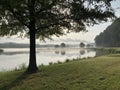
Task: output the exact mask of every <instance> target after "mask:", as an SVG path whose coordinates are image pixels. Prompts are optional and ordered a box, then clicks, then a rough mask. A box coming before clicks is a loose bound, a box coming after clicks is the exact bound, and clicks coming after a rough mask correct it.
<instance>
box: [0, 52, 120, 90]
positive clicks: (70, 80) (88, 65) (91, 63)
mask: <svg viewBox="0 0 120 90" xmlns="http://www.w3.org/2000/svg"><path fill="white" fill-rule="evenodd" d="M0 90H120V55H119V54H113V55H106V56H101V57H96V58H89V59H84V60H78V61H71V62H67V63H62V64H54V65H50V66H41V67H39V72H38V73H35V74H31V75H28V74H25V73H24V70H19V71H11V72H1V73H0Z"/></svg>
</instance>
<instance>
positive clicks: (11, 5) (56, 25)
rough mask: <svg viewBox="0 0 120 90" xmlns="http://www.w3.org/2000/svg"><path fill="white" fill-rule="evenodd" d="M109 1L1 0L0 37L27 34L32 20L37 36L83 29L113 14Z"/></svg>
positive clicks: (43, 36)
mask: <svg viewBox="0 0 120 90" xmlns="http://www.w3.org/2000/svg"><path fill="white" fill-rule="evenodd" d="M110 1H112V0H0V23H1V24H0V36H6V35H8V36H12V35H16V34H18V33H19V35H23V34H25V33H26V32H27V34H29V30H28V29H29V27H30V21H31V20H34V22H35V29H36V38H40V39H44V38H50V36H52V35H56V36H59V35H63V34H64V33H65V32H71V31H72V32H73V31H74V32H78V31H81V30H86V28H85V27H86V25H93V24H97V23H99V22H101V21H106V20H108V17H111V18H112V17H113V16H114V13H113V10H112V8H111V7H110V5H111V4H110ZM31 15H32V16H31ZM63 30H65V31H63Z"/></svg>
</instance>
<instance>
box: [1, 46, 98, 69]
mask: <svg viewBox="0 0 120 90" xmlns="http://www.w3.org/2000/svg"><path fill="white" fill-rule="evenodd" d="M95 55H96V52H95V51H92V50H87V49H80V48H37V55H36V56H37V65H41V64H44V65H48V64H49V63H50V62H53V63H56V62H58V61H61V62H64V61H65V60H66V59H73V58H85V57H94V56H95ZM28 61H29V49H28V48H7V49H4V53H1V54H0V71H2V70H11V69H14V68H19V67H20V65H22V64H26V65H28Z"/></svg>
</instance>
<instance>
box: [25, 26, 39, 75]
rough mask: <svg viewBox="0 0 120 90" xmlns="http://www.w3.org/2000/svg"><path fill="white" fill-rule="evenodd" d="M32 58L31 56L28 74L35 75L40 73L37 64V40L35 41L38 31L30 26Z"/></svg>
mask: <svg viewBox="0 0 120 90" xmlns="http://www.w3.org/2000/svg"><path fill="white" fill-rule="evenodd" d="M29 30H30V54H29V55H30V56H29V66H28V69H27V72H28V73H35V72H37V71H38V68H37V63H36V40H35V33H36V30H35V28H34V26H32V25H31V26H30V28H29Z"/></svg>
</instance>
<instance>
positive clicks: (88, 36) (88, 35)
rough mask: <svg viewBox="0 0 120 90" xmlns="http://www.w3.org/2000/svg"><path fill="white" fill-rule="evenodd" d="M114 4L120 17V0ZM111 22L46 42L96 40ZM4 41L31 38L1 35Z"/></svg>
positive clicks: (0, 38) (0, 39)
mask: <svg viewBox="0 0 120 90" xmlns="http://www.w3.org/2000/svg"><path fill="white" fill-rule="evenodd" d="M112 6H113V7H114V9H115V14H116V15H117V16H118V17H120V0H116V1H115V2H112ZM111 23H112V22H106V23H102V24H99V25H95V26H91V27H87V30H88V32H80V33H70V34H68V35H66V36H61V37H59V38H56V37H54V39H53V40H52V41H50V40H46V43H58V42H59V41H61V42H66V41H67V40H68V42H69V41H72V42H73V40H77V42H78V41H79V40H82V41H87V42H94V38H95V36H96V35H98V34H99V33H100V32H102V31H104V30H105V29H106V28H107V26H109V25H110V24H111ZM3 42H16V43H29V40H28V39H26V38H17V37H16V36H14V37H11V38H7V37H4V38H2V37H0V43H3ZM37 43H41V42H40V41H39V40H37ZM42 44H44V43H42Z"/></svg>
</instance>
